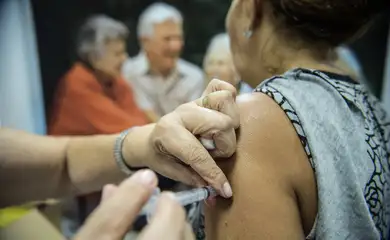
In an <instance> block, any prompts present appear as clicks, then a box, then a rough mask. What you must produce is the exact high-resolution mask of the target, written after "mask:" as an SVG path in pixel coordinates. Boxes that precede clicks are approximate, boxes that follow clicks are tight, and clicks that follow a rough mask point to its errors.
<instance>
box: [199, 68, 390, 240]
mask: <svg viewBox="0 0 390 240" xmlns="http://www.w3.org/2000/svg"><path fill="white" fill-rule="evenodd" d="M255 92H262V93H264V94H267V95H268V96H269V97H271V98H272V99H273V100H274V101H275V102H276V103H278V105H279V106H280V107H281V108H282V109H283V110H284V112H285V113H286V115H287V117H288V118H289V119H290V121H291V123H292V124H293V126H294V128H295V130H296V132H297V134H298V136H299V138H300V139H301V143H302V146H303V148H304V150H305V152H306V154H307V156H308V159H309V161H310V164H311V166H312V168H313V171H314V172H315V176H316V181H317V189H318V213H317V218H316V222H315V226H314V227H313V229H312V231H311V233H310V235H309V236H308V237H307V239H353V240H358V239H361V240H371V239H388V237H389V236H388V235H389V223H390V222H389V220H390V187H389V186H390V185H389V181H390V172H389V167H390V166H389V165H390V163H389V149H390V145H389V137H390V135H389V134H390V122H389V121H388V120H387V118H386V114H385V111H384V110H383V109H382V107H381V106H380V103H379V101H378V100H377V99H376V98H375V97H374V96H372V95H371V94H369V93H368V92H367V91H366V89H365V88H364V87H363V86H362V85H360V84H358V83H355V82H353V81H352V80H351V79H350V78H348V77H345V76H341V75H336V74H332V73H325V72H320V71H314V70H307V69H295V70H292V71H289V72H287V73H285V74H284V75H282V76H277V77H273V78H271V79H269V80H266V81H265V82H263V83H262V84H260V85H259V86H258V87H257V88H256V89H255ZM254 111H261V107H259V109H254ZM201 222H202V223H203V219H201ZM201 225H202V224H201ZM198 227H199V228H198V230H200V231H197V233H198V234H197V237H198V239H202V238H204V231H203V229H204V228H203V227H204V226H198ZM211 240H212V239H211Z"/></svg>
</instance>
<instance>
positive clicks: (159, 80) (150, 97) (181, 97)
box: [123, 3, 204, 122]
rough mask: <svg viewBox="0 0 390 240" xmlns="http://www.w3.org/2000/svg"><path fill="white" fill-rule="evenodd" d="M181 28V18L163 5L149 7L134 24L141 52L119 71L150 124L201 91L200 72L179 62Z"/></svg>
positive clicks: (201, 75) (174, 9)
mask: <svg viewBox="0 0 390 240" xmlns="http://www.w3.org/2000/svg"><path fill="white" fill-rule="evenodd" d="M182 24H183V17H182V15H181V13H180V12H179V11H178V10H177V9H176V8H174V7H172V6H170V5H168V4H165V3H154V4H152V5H150V6H149V7H148V8H147V9H146V10H145V11H144V12H143V13H142V14H141V16H140V18H139V21H138V39H139V42H140V46H141V51H140V53H139V54H138V56H136V57H134V58H133V59H129V60H128V61H127V62H126V63H125V65H124V68H123V75H124V76H125V78H126V79H127V81H128V82H129V83H130V84H131V85H132V87H133V88H134V90H135V96H136V100H137V103H138V105H139V106H140V107H141V108H142V109H143V110H144V112H145V113H146V114H147V116H148V117H149V120H151V121H153V122H154V121H156V120H157V119H158V118H159V117H161V116H163V115H164V114H167V113H169V112H171V111H173V110H174V109H175V108H176V107H177V106H179V105H180V104H183V103H185V102H188V101H191V100H194V99H196V98H198V97H199V96H200V95H201V93H202V91H203V89H204V86H203V73H202V71H201V69H200V68H198V67H196V66H195V65H193V64H191V63H189V62H187V61H185V60H183V59H180V54H181V52H182V49H183V45H184V42H183V26H182Z"/></svg>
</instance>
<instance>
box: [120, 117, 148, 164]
mask: <svg viewBox="0 0 390 240" xmlns="http://www.w3.org/2000/svg"><path fill="white" fill-rule="evenodd" d="M153 129H154V124H149V125H145V126H142V127H136V128H134V129H132V130H131V132H130V133H129V134H128V135H127V137H126V138H125V139H124V144H123V148H122V154H123V158H124V160H125V162H126V164H127V165H128V166H130V167H132V168H142V167H147V163H146V160H148V158H149V157H150V156H151V151H153V149H152V148H151V146H150V142H149V136H150V134H151V133H152V131H153Z"/></svg>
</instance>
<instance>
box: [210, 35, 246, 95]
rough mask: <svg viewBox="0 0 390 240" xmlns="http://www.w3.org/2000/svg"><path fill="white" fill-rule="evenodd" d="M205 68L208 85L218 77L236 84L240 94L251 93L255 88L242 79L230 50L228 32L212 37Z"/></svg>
mask: <svg viewBox="0 0 390 240" xmlns="http://www.w3.org/2000/svg"><path fill="white" fill-rule="evenodd" d="M203 70H204V72H205V75H206V81H205V84H206V86H207V84H208V83H209V82H210V81H211V80H212V79H213V78H218V79H221V80H224V81H226V82H228V83H230V84H232V85H233V86H235V87H236V89H237V93H238V94H242V93H250V92H252V90H253V89H252V88H251V87H250V86H249V85H248V84H246V83H244V82H243V81H240V77H239V76H238V74H237V71H236V69H235V67H234V63H233V58H232V54H231V52H230V39H229V35H227V34H226V33H220V34H217V35H215V36H214V37H213V38H212V39H211V41H210V44H209V46H208V48H207V51H206V54H205V57H204V60H203Z"/></svg>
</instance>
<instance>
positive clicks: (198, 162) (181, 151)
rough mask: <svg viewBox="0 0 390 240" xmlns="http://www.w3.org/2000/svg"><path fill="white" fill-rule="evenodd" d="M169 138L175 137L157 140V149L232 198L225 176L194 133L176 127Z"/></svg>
mask: <svg viewBox="0 0 390 240" xmlns="http://www.w3.org/2000/svg"><path fill="white" fill-rule="evenodd" d="M168 136H175V137H174V138H173V137H166V138H161V139H159V140H157V141H156V142H155V143H154V144H156V145H157V146H159V147H157V148H159V149H164V151H165V152H166V153H169V154H170V155H172V156H175V157H176V158H177V159H180V160H181V161H183V162H184V163H186V164H188V165H189V166H190V167H191V168H192V169H193V170H194V171H195V172H197V173H198V174H199V175H200V176H201V177H202V178H203V179H204V180H205V181H206V182H207V183H209V184H210V185H211V186H212V187H214V188H215V189H216V190H217V191H218V193H219V194H220V195H222V196H224V197H227V198H229V197H231V196H232V190H231V187H230V185H229V183H228V181H227V178H226V176H225V174H224V173H223V172H222V170H221V169H220V168H219V167H218V166H217V164H216V163H215V161H214V159H213V158H212V157H211V156H210V154H209V153H208V151H207V150H206V149H205V148H204V147H203V146H202V144H201V143H200V142H199V141H198V139H196V137H195V136H194V135H193V134H192V133H190V132H189V131H187V130H186V129H185V128H183V127H178V125H176V127H175V128H172V131H171V132H170V134H169V135H168ZM171 175H172V174H170V175H169V176H171Z"/></svg>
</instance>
